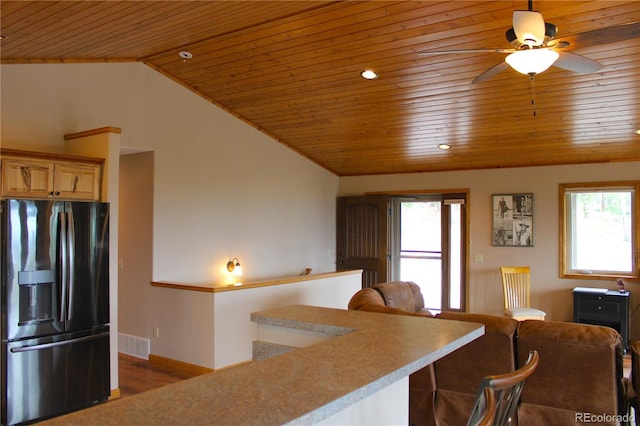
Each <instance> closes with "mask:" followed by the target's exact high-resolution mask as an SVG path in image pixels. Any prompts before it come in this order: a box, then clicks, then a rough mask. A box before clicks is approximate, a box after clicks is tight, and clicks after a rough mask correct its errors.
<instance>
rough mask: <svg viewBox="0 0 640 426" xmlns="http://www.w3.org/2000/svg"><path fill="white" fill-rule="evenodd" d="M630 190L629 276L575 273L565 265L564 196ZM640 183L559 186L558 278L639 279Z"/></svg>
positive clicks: (565, 184) (595, 183)
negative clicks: (580, 192)
mask: <svg viewBox="0 0 640 426" xmlns="http://www.w3.org/2000/svg"><path fill="white" fill-rule="evenodd" d="M629 188H632V189H633V191H634V195H633V196H632V200H631V219H632V221H633V223H632V225H631V226H632V227H631V233H632V237H631V250H632V256H631V273H629V274H606V273H603V272H602V271H596V272H597V273H586V272H585V273H577V272H575V271H573V270H571V268H569V267H568V265H567V254H568V253H567V250H568V248H569V244H568V242H567V241H568V239H567V238H568V230H567V225H568V223H567V205H566V200H567V198H566V194H567V192H568V191H575V190H581V189H584V190H587V191H588V190H594V192H595V191H597V190H607V189H621V190H622V189H629ZM639 199H640V181H614V182H587V183H563V184H560V185H559V202H560V204H559V205H560V227H559V228H560V229H559V231H560V232H559V238H560V278H571V279H595V280H611V279H615V278H625V279H631V280H638V279H640V268H639V267H638V254H639V251H640V219H639V218H640V201H639Z"/></svg>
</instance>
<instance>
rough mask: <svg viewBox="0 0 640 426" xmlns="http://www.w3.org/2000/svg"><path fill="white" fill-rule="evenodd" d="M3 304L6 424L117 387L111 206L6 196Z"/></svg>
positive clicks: (79, 403) (55, 411)
mask: <svg viewBox="0 0 640 426" xmlns="http://www.w3.org/2000/svg"><path fill="white" fill-rule="evenodd" d="M0 208H1V209H2V213H1V218H2V226H1V231H0V232H1V233H2V235H1V240H2V246H1V248H2V254H1V258H2V261H1V263H0V275H1V277H2V286H1V291H0V298H1V303H0V309H1V312H0V314H1V318H2V319H1V323H2V335H1V337H2V349H1V351H0V356H1V357H2V358H1V368H2V386H1V391H2V424H3V425H10V424H17V423H23V422H31V421H34V420H38V419H43V418H47V417H52V416H56V415H59V414H62V413H65V412H70V411H74V410H77V409H80V408H84V407H87V406H90V405H93V404H95V403H98V402H101V401H105V400H106V399H107V398H108V396H109V388H110V385H109V377H110V373H109V238H108V235H109V205H108V204H106V203H93V202H65V201H54V200H18V199H6V200H3V201H2V203H1V204H0Z"/></svg>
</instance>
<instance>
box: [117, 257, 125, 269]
mask: <svg viewBox="0 0 640 426" xmlns="http://www.w3.org/2000/svg"><path fill="white" fill-rule="evenodd" d="M118 268H119V269H122V268H124V261H123V260H122V258H119V259H118Z"/></svg>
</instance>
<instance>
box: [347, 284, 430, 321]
mask: <svg viewBox="0 0 640 426" xmlns="http://www.w3.org/2000/svg"><path fill="white" fill-rule="evenodd" d="M348 308H349V309H351V310H360V311H371V312H383V313H390V314H402V313H404V314H405V315H406V314H407V313H409V314H413V315H420V316H427V317H432V316H433V315H432V314H431V312H429V311H428V310H427V309H425V307H424V297H423V296H422V293H421V292H420V287H418V285H417V284H416V283H414V282H411V281H394V282H389V283H382V284H377V285H375V286H374V287H372V288H363V289H362V290H359V291H358V292H356V294H354V295H353V297H352V298H351V300H350V301H349V305H348Z"/></svg>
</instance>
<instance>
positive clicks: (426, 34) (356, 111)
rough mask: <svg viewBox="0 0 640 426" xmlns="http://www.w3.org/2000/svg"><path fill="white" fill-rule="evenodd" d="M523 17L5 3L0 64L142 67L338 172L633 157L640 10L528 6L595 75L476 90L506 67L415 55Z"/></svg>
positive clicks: (499, 82)
mask: <svg viewBox="0 0 640 426" xmlns="http://www.w3.org/2000/svg"><path fill="white" fill-rule="evenodd" d="M527 7H528V5H527V2H526V1H425V2H410V1H363V2H360V1H344V2H343V1H6V0H3V1H2V2H1V4H0V8H1V10H0V13H1V15H0V17H1V22H0V23H1V29H0V31H1V32H0V34H1V35H2V36H3V37H4V38H3V39H2V41H1V42H0V43H1V46H0V47H1V58H2V63H3V64H8V63H60V62H68V63H77V62H116V61H141V62H143V63H145V64H147V65H148V66H150V67H152V68H154V69H156V70H157V71H159V72H161V73H163V74H165V75H166V76H167V77H169V78H171V79H173V80H175V81H177V82H179V83H181V84H182V85H184V86H185V87H187V88H188V89H190V90H192V91H194V92H195V93H197V94H199V95H201V96H203V97H204V98H206V99H207V100H209V101H210V102H212V103H214V104H216V105H218V106H220V107H222V108H224V109H225V110H227V111H229V112H230V113H232V114H234V115H236V116H237V117H239V118H241V119H242V120H244V121H246V122H247V123H249V124H251V125H252V126H255V127H256V128H258V129H260V130H261V131H263V132H265V133H267V134H269V135H270V136H272V137H273V138H275V139H276V140H278V141H280V142H281V143H283V144H285V145H286V146H288V147H290V148H291V149H293V150H295V151H297V152H299V153H301V154H302V155H304V156H306V157H308V158H309V159H311V160H312V161H314V162H316V163H317V164H319V165H321V166H322V167H324V168H326V169H327V170H329V171H331V172H333V173H335V174H336V175H339V176H351V175H364V174H385V173H406V172H424V171H441V170H463V169H484V168H500V167H519V166H531V165H552V164H575V163H586V162H613V161H629V160H633V161H639V160H640V135H638V134H637V133H636V131H637V130H638V129H640V47H639V46H640V24H639V22H640V2H638V1H637V0H634V1H610V0H606V1H582V0H581V1H564V0H561V1H535V2H533V7H534V9H535V10H539V11H540V12H542V14H543V16H544V19H545V21H546V22H551V23H554V24H555V25H557V27H558V35H557V37H556V38H557V39H559V40H563V41H568V42H569V43H570V44H569V46H568V47H566V48H564V49H563V50H564V51H567V52H572V53H577V54H580V55H583V56H585V57H588V58H590V59H593V60H596V61H599V62H600V63H602V64H603V65H604V67H603V68H602V69H601V70H600V71H598V72H596V73H592V74H579V73H575V72H572V71H567V70H565V69H561V68H557V67H551V68H550V69H549V70H547V71H545V72H543V73H541V74H539V75H537V76H536V77H535V79H534V80H533V81H531V79H530V78H529V77H528V76H526V75H523V74H519V73H517V72H516V71H514V70H512V69H511V68H507V69H505V70H504V71H502V72H500V73H498V74H497V75H495V76H493V77H491V78H489V79H487V80H486V81H483V82H479V83H473V82H472V81H473V80H474V78H476V77H477V76H478V75H480V74H482V73H483V72H484V71H486V70H487V69H489V68H491V67H492V66H494V65H496V64H498V63H500V62H502V61H503V60H504V57H505V56H506V55H505V54H504V53H497V52H476V53H473V52H470V53H456V54H452V53H449V54H436V55H424V54H421V53H420V52H424V51H434V50H435V51H441V50H458V49H481V48H510V47H511V45H510V44H509V43H508V41H507V40H506V38H505V31H507V30H508V29H509V28H510V27H511V26H512V14H513V11H514V10H526V9H527ZM180 52H188V53H190V54H191V56H192V57H191V58H190V59H186V58H183V57H181V56H180ZM183 55H184V53H183ZM505 68H506V67H505ZM365 69H372V70H375V71H376V72H377V73H378V78H377V79H375V80H370V81H369V80H365V79H363V78H361V77H360V72H361V71H363V70H365ZM439 144H448V145H450V146H451V149H449V150H441V149H439V148H438V145H439Z"/></svg>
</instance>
